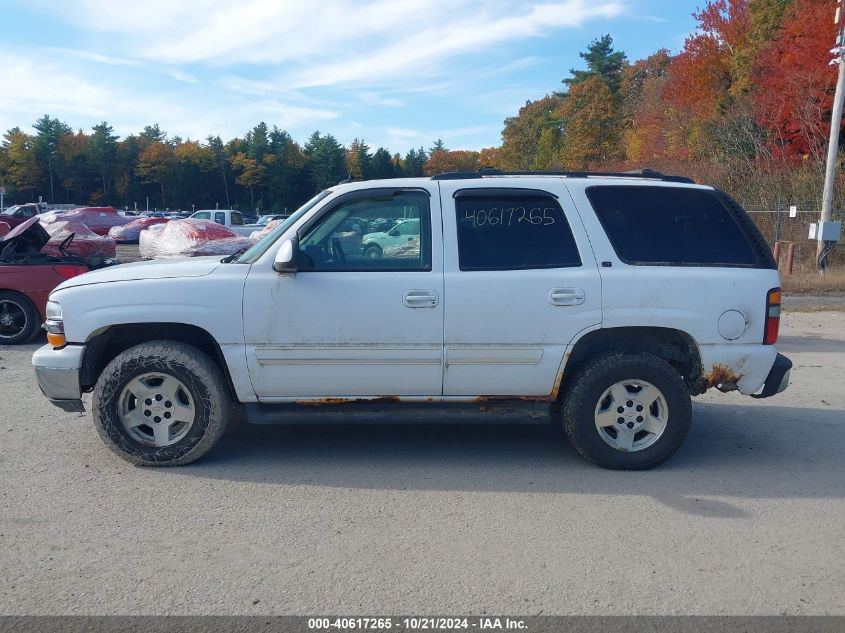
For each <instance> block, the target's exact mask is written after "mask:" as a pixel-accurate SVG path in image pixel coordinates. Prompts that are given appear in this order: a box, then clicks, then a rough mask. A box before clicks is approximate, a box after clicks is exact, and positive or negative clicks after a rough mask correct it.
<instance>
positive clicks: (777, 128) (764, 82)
mask: <svg viewBox="0 0 845 633" xmlns="http://www.w3.org/2000/svg"><path fill="white" fill-rule="evenodd" d="M834 10H835V5H834V4H833V3H832V2H826V1H824V0H795V2H794V3H793V4H792V5H791V6H790V7H789V9H788V11H787V14H786V16H785V18H784V21H783V23H782V24H781V28H780V31H779V32H778V34H777V37H776V39H775V40H774V41H773V42H772V44H771V46H770V47H769V48H768V49H767V50H765V51H764V52H763V55H762V58H761V59H760V61H759V66H760V78H759V80H758V91H757V93H756V95H755V97H756V98H755V104H756V110H757V116H758V120H759V122H760V123H761V125H763V126H764V127H767V128H770V129H771V130H773V131H774V133H775V145H776V149H777V150H779V151H781V152H782V153H783V155H784V156H786V157H792V158H795V157H809V158H812V159H815V160H820V159H821V158H822V157H823V156H824V151H825V146H826V143H827V137H828V134H829V131H830V111H831V109H832V108H833V93H834V90H835V87H836V73H837V68H836V66H835V65H834V66H831V65H830V63H829V62H830V60H831V58H832V55H831V53H830V49H831V48H832V47H833V45H834V40H835V37H836V26H835V25H834V23H833V16H834Z"/></svg>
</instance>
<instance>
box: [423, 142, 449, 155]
mask: <svg viewBox="0 0 845 633" xmlns="http://www.w3.org/2000/svg"><path fill="white" fill-rule="evenodd" d="M447 150H448V148H447V147H446V143H444V142H443V139H442V138H438V139H437V140H436V141H434V144H433V145H432V146H431V147H430V148H429V150H428V153H429V155H431V154H433V153H434V152H445V151H447Z"/></svg>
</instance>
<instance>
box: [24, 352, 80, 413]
mask: <svg viewBox="0 0 845 633" xmlns="http://www.w3.org/2000/svg"><path fill="white" fill-rule="evenodd" d="M84 354H85V346H84V345H65V346H64V347H62V348H61V349H54V348H53V346H51V345H44V346H43V347H40V348H38V349H37V350H36V351H35V353H34V354H33V355H32V365H33V366H34V367H35V378H36V380H37V381H38V387H39V388H40V389H41V392H42V393H43V394H44V395H45V396H47V399H48V400H49V401H50V402H52V403H53V404H54V405H56V406H57V407H59V408H60V409H62V410H63V411H69V412H74V413H83V412H84V411H85V407H84V406H83V405H82V388H81V387H80V385H79V372H80V370H81V368H82V356H83V355H84Z"/></svg>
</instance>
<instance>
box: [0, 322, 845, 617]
mask: <svg viewBox="0 0 845 633" xmlns="http://www.w3.org/2000/svg"><path fill="white" fill-rule="evenodd" d="M35 347H36V346H35V345H29V346H24V347H18V348H9V347H0V436H2V451H0V613H2V614H200V613H204V614H223V613H228V614H265V613H279V614H281V613H295V614H313V613H347V614H391V613H392V614H397V613H413V614H426V613H484V612H486V613H494V614H503V613H519V614H537V613H544V614H631V613H648V614H709V613H720V614H781V613H785V614H845V591H843V589H845V564H843V560H845V531H843V526H845V500H843V496H844V495H845V458H843V452H845V389H843V376H845V313H842V312H818V313H787V314H786V315H785V317H784V323H783V326H782V344H781V345H780V346H779V348H780V350H781V351H782V352H784V353H786V354H787V355H789V356H790V357H791V358H792V360H793V362H794V363H795V365H796V368H795V369H794V370H793V373H792V386H791V387H790V389H789V391H787V392H786V393H785V394H782V395H781V396H778V397H775V398H772V399H769V400H752V399H750V398H745V397H740V396H738V395H736V394H727V395H721V394H718V393H716V394H713V395H707V396H704V397H701V398H697V399H696V403H695V407H694V423H693V428H692V431H691V434H690V437H689V439H688V440H687V443H686V445H685V446H684V448H683V449H682V450H681V451H680V453H679V454H678V455H677V456H676V457H675V458H674V459H673V460H672V461H670V462H669V463H668V464H666V465H665V466H664V467H661V468H660V469H658V470H655V471H651V472H646V473H624V472H607V471H603V470H600V469H597V468H595V467H591V466H589V465H587V464H586V463H585V462H583V461H582V460H581V459H580V458H578V457H577V456H576V455H575V454H574V452H573V450H572V449H571V448H570V447H569V446H568V445H567V443H566V441H565V439H564V438H563V435H562V433H561V432H560V431H559V430H558V429H557V428H555V427H552V426H533V427H532V426H503V425H495V426H488V427H483V426H468V427H455V426H442V427H429V426H418V427H362V426H356V427H343V426H340V425H338V426H332V427H317V428H297V427H288V428H283V427H250V428H248V429H246V430H245V431H244V432H243V433H242V434H240V435H238V436H237V437H230V438H227V439H225V440H224V441H223V442H222V443H221V444H220V445H219V446H218V448H217V449H215V450H214V451H213V452H212V453H211V454H210V455H209V456H208V457H207V458H206V459H205V460H203V461H201V462H200V463H197V464H194V465H191V466H188V467H184V468H180V469H141V468H135V467H131V466H129V465H128V464H126V463H124V462H123V461H121V460H120V459H119V458H117V457H116V456H115V455H113V454H112V453H111V452H109V451H108V450H107V449H106V448H105V446H104V445H103V444H102V443H101V442H100V441H99V439H98V438H97V437H96V434H95V431H94V429H93V425H92V424H91V422H90V419H89V417H88V416H87V415H85V416H78V415H74V414H65V413H63V412H61V411H59V410H58V409H55V408H53V407H51V406H50V405H49V404H48V403H47V401H46V400H45V399H44V398H43V397H42V396H41V395H40V393H39V392H38V389H37V387H36V385H35V382H34V379H33V375H32V370H31V368H30V365H29V362H30V355H31V353H32V351H33V350H34V349H35Z"/></svg>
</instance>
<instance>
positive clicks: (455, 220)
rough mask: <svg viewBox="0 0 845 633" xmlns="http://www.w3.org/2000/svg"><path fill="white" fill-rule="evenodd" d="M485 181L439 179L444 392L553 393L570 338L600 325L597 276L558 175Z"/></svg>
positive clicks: (492, 394)
mask: <svg viewBox="0 0 845 633" xmlns="http://www.w3.org/2000/svg"><path fill="white" fill-rule="evenodd" d="M489 182H490V181H489V180H486V179H485V181H483V182H482V181H481V180H478V181H467V180H459V181H441V182H440V187H441V189H440V192H441V204H442V207H443V231H444V236H443V239H444V253H445V262H444V269H445V281H444V284H445V288H444V289H445V295H446V306H447V307H446V315H445V329H444V346H445V369H444V380H443V393H444V395H447V396H481V395H490V396H551V395H553V393H554V391H555V388H556V385H557V382H558V377H559V373H560V370H561V364H562V361H563V358H564V354H565V352H566V349H567V346H568V345H569V343H570V342H571V341H572V339H573V338H574V337H575V336H576V335H577V334H578V333H579V332H581V331H582V330H584V329H587V328H590V327H592V326H595V325H598V324H600V323H601V279H600V277H599V273H598V270H597V268H596V262H595V259H594V257H593V254H592V251H591V249H590V247H589V243H588V241H587V237H586V234H585V231H584V227H583V225H582V223H581V220H580V217H579V216H578V213H577V211H576V209H575V208H574V206H573V204H572V202H571V199H570V198H569V196H568V193H567V192H566V189H565V188H564V186H563V184H562V182H561V181H560V180H559V179H550V178H546V179H543V180H542V181H538V180H532V181H527V180H526V181H525V182H526V183H527V182H531V183H534V184H526V185H522V184H519V185H516V184H512V183H515V182H518V181H515V180H513V179H509V180H507V181H505V182H506V183H507V184H512V186H508V187H500V188H490V186H489ZM537 182H541V185H540V187H536V183H537ZM480 185H486V186H483V187H482V186H480Z"/></svg>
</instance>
